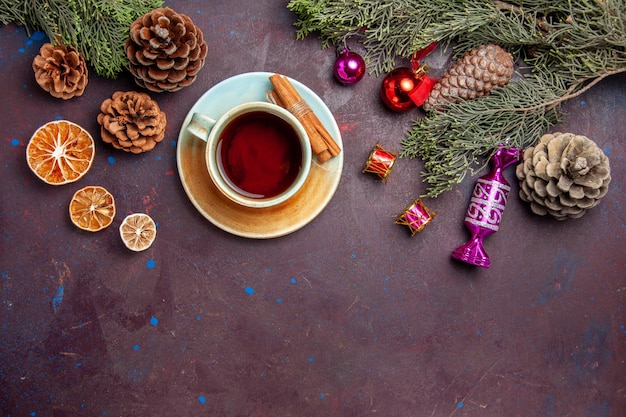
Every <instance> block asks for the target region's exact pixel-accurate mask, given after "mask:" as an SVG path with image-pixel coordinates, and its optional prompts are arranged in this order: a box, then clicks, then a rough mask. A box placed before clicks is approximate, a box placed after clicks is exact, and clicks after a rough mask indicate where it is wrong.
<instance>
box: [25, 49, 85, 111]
mask: <svg viewBox="0 0 626 417" xmlns="http://www.w3.org/2000/svg"><path fill="white" fill-rule="evenodd" d="M33 70H34V71H35V79H36V80H37V84H39V86H40V87H41V88H43V89H44V90H46V91H47V92H49V93H50V94H51V95H52V96H53V97H56V98H62V99H63V100H69V99H70V98H72V97H75V96H81V95H83V92H84V91H85V87H86V86H87V81H88V80H87V75H88V70H87V63H86V62H85V58H84V57H83V54H81V53H80V52H79V51H77V50H76V49H74V48H73V47H71V46H69V45H52V44H51V43H45V44H43V45H42V46H41V49H40V50H39V55H37V56H36V57H35V59H33Z"/></svg>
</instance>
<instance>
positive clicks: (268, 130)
mask: <svg viewBox="0 0 626 417" xmlns="http://www.w3.org/2000/svg"><path fill="white" fill-rule="evenodd" d="M217 152H218V159H219V160H221V168H222V170H223V173H224V174H225V177H226V179H227V180H230V182H231V186H232V187H233V188H234V189H235V190H237V191H238V192H239V193H241V194H243V195H246V196H248V197H253V198H270V197H274V196H277V195H279V194H281V193H283V192H284V191H285V190H286V189H287V188H289V186H290V185H291V184H292V183H293V182H294V181H295V179H296V177H297V176H298V172H299V171H300V168H301V162H302V148H301V146H300V142H299V140H298V135H297V133H296V131H295V130H294V129H293V127H291V126H290V125H289V123H287V122H285V121H284V120H282V119H281V118H280V117H278V116H275V115H273V114H268V113H264V112H250V113H246V114H243V115H240V116H238V117H237V118H235V119H234V120H233V121H231V122H230V124H229V125H228V126H227V127H226V128H225V129H224V131H223V132H222V134H221V135H220V143H219V144H218V149H217Z"/></svg>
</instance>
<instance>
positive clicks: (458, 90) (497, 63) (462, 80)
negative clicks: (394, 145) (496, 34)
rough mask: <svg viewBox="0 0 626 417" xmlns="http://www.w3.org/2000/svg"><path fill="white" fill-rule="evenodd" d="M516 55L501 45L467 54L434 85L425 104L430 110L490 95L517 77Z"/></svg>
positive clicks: (484, 47)
mask: <svg viewBox="0 0 626 417" xmlns="http://www.w3.org/2000/svg"><path fill="white" fill-rule="evenodd" d="M513 66H514V61H513V56H512V55H511V54H510V53H508V52H506V51H505V50H504V49H502V48H501V47H499V46H497V45H493V44H488V45H481V46H479V47H478V48H476V49H473V50H471V51H469V52H467V53H466V54H465V55H463V56H462V57H461V58H460V59H459V60H458V61H456V62H455V63H454V64H452V66H451V67H450V69H449V70H448V71H447V72H446V73H445V74H444V75H443V76H442V77H441V79H440V80H439V81H438V82H437V83H436V84H435V85H434V87H433V89H432V91H431V92H430V95H429V96H428V98H427V99H426V101H425V102H424V103H423V104H422V108H423V109H424V110H426V111H430V110H433V109H435V108H437V107H442V106H445V105H448V104H450V103H459V102H461V101H464V100H471V99H474V98H477V97H482V96H486V95H488V94H489V92H490V91H491V90H493V89H494V88H495V87H502V86H504V85H506V84H508V82H509V81H511V78H513Z"/></svg>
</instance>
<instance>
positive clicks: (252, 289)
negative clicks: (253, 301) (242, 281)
mask: <svg viewBox="0 0 626 417" xmlns="http://www.w3.org/2000/svg"><path fill="white" fill-rule="evenodd" d="M245 291H246V294H248V295H252V294H254V288H252V287H246V289H245Z"/></svg>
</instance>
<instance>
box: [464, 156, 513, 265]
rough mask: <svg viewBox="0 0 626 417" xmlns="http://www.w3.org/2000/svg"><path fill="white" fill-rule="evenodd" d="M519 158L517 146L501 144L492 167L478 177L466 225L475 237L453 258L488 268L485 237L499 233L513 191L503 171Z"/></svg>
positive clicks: (492, 159) (493, 159) (466, 216)
mask: <svg viewBox="0 0 626 417" xmlns="http://www.w3.org/2000/svg"><path fill="white" fill-rule="evenodd" d="M519 158H520V151H519V150H518V149H517V148H514V147H512V148H508V149H506V148H504V147H500V148H498V150H497V151H496V152H495V154H494V155H493V157H492V158H491V165H492V170H491V172H489V173H488V174H486V175H483V176H482V177H480V178H479V179H478V181H477V183H476V186H475V187H474V192H473V194H472V198H471V200H470V203H469V206H468V208H467V213H466V215H465V226H467V228H468V230H469V231H470V232H471V234H472V237H471V239H470V240H469V242H467V243H465V244H463V245H461V246H459V247H458V248H457V249H456V250H455V251H454V252H453V253H452V257H453V258H454V259H458V260H460V261H463V262H466V263H468V264H471V265H476V266H480V267H483V268H489V265H490V264H491V261H490V259H489V256H487V252H485V248H484V247H483V239H484V238H485V237H487V236H489V235H491V234H493V233H495V232H497V231H498V229H499V227H500V222H501V220H502V213H503V212H504V208H505V207H506V201H507V198H508V195H509V192H510V191H511V186H510V184H509V183H508V181H507V180H506V178H504V174H503V171H504V169H505V168H506V167H508V166H509V165H512V164H514V163H516V162H517V161H518V160H519Z"/></svg>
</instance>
